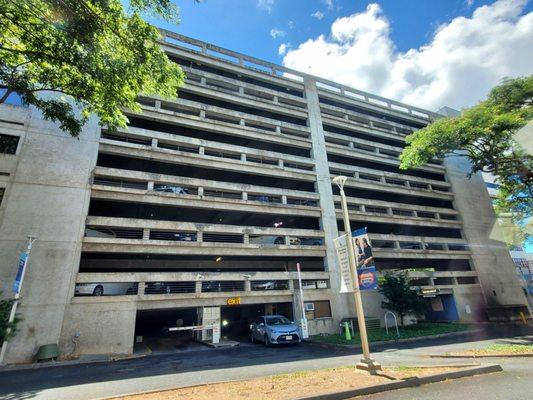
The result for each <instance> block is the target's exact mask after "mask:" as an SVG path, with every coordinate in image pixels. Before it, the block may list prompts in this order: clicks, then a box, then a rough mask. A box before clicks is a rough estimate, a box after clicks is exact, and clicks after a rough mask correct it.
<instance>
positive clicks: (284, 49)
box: [278, 43, 291, 56]
mask: <svg viewBox="0 0 533 400" xmlns="http://www.w3.org/2000/svg"><path fill="white" fill-rule="evenodd" d="M290 46H291V44H290V43H282V44H280V45H279V48H278V54H279V55H280V56H282V55H284V54H285V53H286V52H287V50H288V49H289V47H290Z"/></svg>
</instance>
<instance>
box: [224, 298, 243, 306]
mask: <svg viewBox="0 0 533 400" xmlns="http://www.w3.org/2000/svg"><path fill="white" fill-rule="evenodd" d="M226 304H227V305H228V306H236V305H238V304H241V298H240V297H230V298H229V299H228V300H226Z"/></svg>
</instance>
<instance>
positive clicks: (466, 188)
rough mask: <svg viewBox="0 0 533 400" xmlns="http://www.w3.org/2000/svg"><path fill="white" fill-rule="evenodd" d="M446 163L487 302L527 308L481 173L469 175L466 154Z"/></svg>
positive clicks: (446, 160) (456, 205) (455, 201)
mask: <svg viewBox="0 0 533 400" xmlns="http://www.w3.org/2000/svg"><path fill="white" fill-rule="evenodd" d="M444 165H445V167H446V172H447V176H448V180H449V182H450V184H451V186H452V191H453V193H454V194H455V199H454V207H455V208H456V209H457V210H458V211H459V212H460V213H461V218H462V221H463V229H462V232H463V235H464V238H465V239H466V240H467V241H468V246H469V248H470V251H471V252H472V256H471V257H472V258H471V259H472V264H473V266H474V269H475V270H476V271H477V273H478V276H479V282H480V283H481V287H482V288H483V293H484V295H485V300H486V302H487V305H489V306H491V307H496V308H500V307H501V309H502V310H504V307H505V306H507V305H522V306H523V307H524V308H525V309H526V307H527V304H528V302H527V299H526V297H525V295H524V292H523V291H522V288H521V286H520V282H519V281H518V278H517V276H516V271H515V266H514V263H513V260H512V259H511V256H510V254H509V249H508V248H507V246H506V245H505V243H504V241H503V235H502V233H501V232H499V231H498V229H499V224H498V223H497V221H496V215H495V213H494V209H493V208H492V204H491V199H490V197H489V194H488V192H487V187H486V186H485V182H484V181H483V178H482V176H481V174H480V173H477V174H474V175H472V177H471V178H470V179H468V178H467V177H466V175H467V173H468V172H469V171H470V169H471V164H470V163H469V161H468V159H467V158H466V157H461V156H452V157H447V158H446V159H445V160H444ZM504 312H505V311H504Z"/></svg>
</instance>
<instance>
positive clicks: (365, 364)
mask: <svg viewBox="0 0 533 400" xmlns="http://www.w3.org/2000/svg"><path fill="white" fill-rule="evenodd" d="M347 179H348V178H347V177H346V176H336V177H335V178H333V180H332V182H333V183H334V184H336V185H337V186H338V187H339V189H340V194H341V204H342V216H343V220H344V232H345V234H346V247H347V250H348V261H349V263H350V269H351V270H352V271H353V276H354V277H353V282H354V292H353V295H354V298H355V311H356V313H357V323H358V325H359V335H360V336H361V346H362V348H363V358H361V361H360V362H359V363H358V364H357V368H359V369H364V370H367V371H368V372H370V374H372V375H373V374H375V373H376V371H378V370H380V369H381V365H380V364H379V363H377V362H375V361H374V360H373V359H372V358H371V357H370V347H369V346H368V336H367V334H366V322H365V313H364V311H363V302H362V299H361V291H360V290H359V279H358V277H357V263H356V259H355V251H354V246H353V240H352V228H351V227H350V217H349V215H348V204H347V203H346V195H345V194H344V184H345V183H346V180H347Z"/></svg>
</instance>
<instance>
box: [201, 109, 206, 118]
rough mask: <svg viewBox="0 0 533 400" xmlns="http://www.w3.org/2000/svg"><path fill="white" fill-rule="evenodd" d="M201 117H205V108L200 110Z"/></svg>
mask: <svg viewBox="0 0 533 400" xmlns="http://www.w3.org/2000/svg"><path fill="white" fill-rule="evenodd" d="M200 118H202V119H205V110H200Z"/></svg>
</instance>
